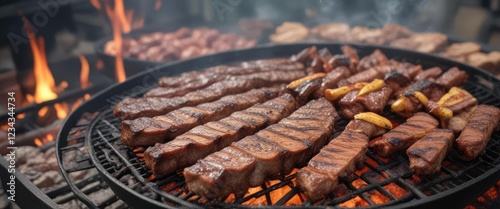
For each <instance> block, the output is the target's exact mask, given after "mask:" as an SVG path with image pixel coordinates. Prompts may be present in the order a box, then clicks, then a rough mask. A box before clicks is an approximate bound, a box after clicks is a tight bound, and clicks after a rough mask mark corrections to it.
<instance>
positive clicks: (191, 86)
mask: <svg viewBox="0 0 500 209" xmlns="http://www.w3.org/2000/svg"><path fill="white" fill-rule="evenodd" d="M225 78H226V76H223V75H217V74H213V75H206V76H199V79H198V80H194V81H193V82H190V83H188V84H185V85H182V86H179V87H161V86H160V87H156V88H153V89H151V90H149V91H147V92H146V93H145V94H144V97H166V98H168V97H175V96H182V95H185V94H187V93H189V92H191V91H194V90H198V89H202V88H205V87H207V86H210V85H212V84H214V83H216V82H220V81H222V80H224V79H225ZM160 82H162V81H161V79H160Z"/></svg>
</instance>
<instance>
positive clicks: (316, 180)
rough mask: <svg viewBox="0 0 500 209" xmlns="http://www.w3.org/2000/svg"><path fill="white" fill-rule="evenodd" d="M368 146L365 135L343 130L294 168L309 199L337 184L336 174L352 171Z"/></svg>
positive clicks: (326, 191) (298, 181)
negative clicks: (310, 157) (302, 164)
mask: <svg viewBox="0 0 500 209" xmlns="http://www.w3.org/2000/svg"><path fill="white" fill-rule="evenodd" d="M367 150H368V136H366V135H364V134H362V133H358V132H352V131H348V130H346V131H343V132H342V134H340V135H339V136H338V137H336V138H335V139H333V140H332V141H331V142H330V143H328V145H326V146H325V147H323V149H321V151H320V152H319V154H317V155H316V156H314V157H313V158H312V159H311V160H310V161H309V163H308V164H307V166H306V167H304V168H301V169H300V170H299V171H298V172H297V185H298V186H299V187H300V188H301V189H302V190H303V191H304V194H305V195H306V196H307V198H308V199H311V200H316V199H319V198H321V197H323V196H324V195H325V194H328V193H330V192H332V191H333V190H334V189H335V188H336V187H337V185H338V178H343V177H346V176H348V175H349V174H351V173H352V172H354V170H355V169H356V166H355V165H356V164H359V163H360V162H362V161H363V160H364V157H365V153H366V151H367Z"/></svg>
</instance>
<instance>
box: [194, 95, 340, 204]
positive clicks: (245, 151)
mask: <svg viewBox="0 0 500 209" xmlns="http://www.w3.org/2000/svg"><path fill="white" fill-rule="evenodd" d="M337 119H338V116H337V114H336V111H335V108H334V107H333V105H332V104H331V103H330V102H328V101H327V100H326V99H324V98H321V99H318V100H314V101H311V102H309V103H308V104H306V105H305V106H303V107H301V108H299V109H298V110H297V111H295V112H294V113H292V114H291V115H290V116H289V117H287V118H285V119H283V120H281V121H280V122H279V123H278V124H275V125H271V126H269V127H267V128H265V129H263V130H262V131H259V132H258V133H257V134H255V135H252V136H247V137H245V138H243V139H242V140H240V141H238V142H235V143H233V144H232V145H231V146H230V147H227V148H224V149H222V150H221V151H219V152H215V153H213V154H211V155H209V156H207V157H206V158H204V159H202V160H199V161H198V162H197V163H196V164H195V165H193V166H191V167H188V168H186V169H184V177H185V179H186V184H187V187H188V189H189V191H191V192H194V193H195V194H198V195H201V196H204V197H207V198H209V199H213V198H218V199H220V198H224V197H226V196H228V195H229V194H231V193H234V194H235V195H236V197H241V196H243V195H244V194H245V193H246V191H247V189H248V187H250V186H258V185H261V184H262V183H263V182H264V180H265V178H267V177H270V178H274V177H277V176H279V175H286V174H288V173H289V172H291V170H292V169H293V168H294V167H298V166H303V165H304V164H305V163H306V162H307V160H308V159H310V158H311V157H312V156H313V155H314V154H316V153H317V152H318V151H319V150H320V149H321V147H322V146H323V145H324V144H326V143H327V139H328V136H329V135H330V134H331V133H332V131H333V125H334V123H335V121H336V120H337Z"/></svg>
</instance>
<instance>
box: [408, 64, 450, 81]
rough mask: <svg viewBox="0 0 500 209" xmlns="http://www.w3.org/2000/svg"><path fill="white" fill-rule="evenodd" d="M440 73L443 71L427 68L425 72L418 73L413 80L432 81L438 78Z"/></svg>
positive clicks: (437, 68)
mask: <svg viewBox="0 0 500 209" xmlns="http://www.w3.org/2000/svg"><path fill="white" fill-rule="evenodd" d="M442 72H443V70H441V68H439V67H432V68H429V69H427V70H424V71H422V72H420V73H418V74H417V76H415V80H416V81H420V80H433V79H436V78H437V77H439V75H441V73H442Z"/></svg>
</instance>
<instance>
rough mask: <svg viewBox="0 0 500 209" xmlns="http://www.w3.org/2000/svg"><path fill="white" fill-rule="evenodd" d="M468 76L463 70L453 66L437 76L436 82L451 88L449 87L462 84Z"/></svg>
mask: <svg viewBox="0 0 500 209" xmlns="http://www.w3.org/2000/svg"><path fill="white" fill-rule="evenodd" d="M468 77H469V76H468V75H467V73H466V72H465V71H461V70H460V69H458V68H457V67H453V68H451V69H449V70H448V71H446V72H445V73H443V75H441V76H440V77H439V78H437V79H436V83H437V84H440V85H443V86H445V87H446V88H447V89H451V87H454V86H461V85H462V84H464V83H465V82H466V81H467V78H468Z"/></svg>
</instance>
